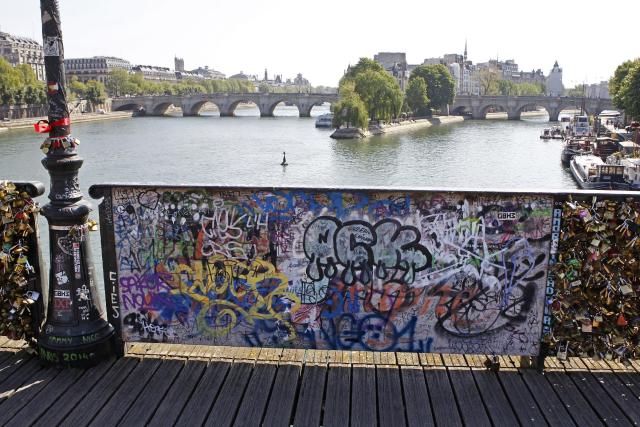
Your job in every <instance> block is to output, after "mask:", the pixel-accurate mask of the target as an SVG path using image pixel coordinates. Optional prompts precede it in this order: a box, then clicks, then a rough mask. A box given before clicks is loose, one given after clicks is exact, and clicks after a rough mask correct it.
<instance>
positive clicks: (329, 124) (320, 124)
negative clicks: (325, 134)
mask: <svg viewBox="0 0 640 427" xmlns="http://www.w3.org/2000/svg"><path fill="white" fill-rule="evenodd" d="M316 127H317V128H330V129H331V128H333V114H331V113H329V114H323V115H321V116H318V118H317V119H316Z"/></svg>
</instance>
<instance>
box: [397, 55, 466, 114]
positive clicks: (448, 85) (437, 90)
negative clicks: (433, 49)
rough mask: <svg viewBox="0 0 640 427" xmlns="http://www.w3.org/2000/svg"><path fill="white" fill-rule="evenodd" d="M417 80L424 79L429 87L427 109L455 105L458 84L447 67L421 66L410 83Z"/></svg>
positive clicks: (411, 77) (410, 79) (412, 73)
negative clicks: (454, 99)
mask: <svg viewBox="0 0 640 427" xmlns="http://www.w3.org/2000/svg"><path fill="white" fill-rule="evenodd" d="M417 78H422V79H423V80H424V82H425V84H426V86H427V91H426V96H427V98H428V99H429V104H428V105H427V106H426V107H425V108H426V109H439V108H441V107H443V106H445V105H447V104H452V103H453V98H454V97H455V94H456V82H455V80H453V77H452V76H451V73H450V72H449V70H447V67H445V66H444V65H442V64H437V65H419V66H417V67H416V68H414V69H413V71H412V72H411V76H410V77H409V83H411V81H412V80H415V79H417ZM414 113H415V111H414Z"/></svg>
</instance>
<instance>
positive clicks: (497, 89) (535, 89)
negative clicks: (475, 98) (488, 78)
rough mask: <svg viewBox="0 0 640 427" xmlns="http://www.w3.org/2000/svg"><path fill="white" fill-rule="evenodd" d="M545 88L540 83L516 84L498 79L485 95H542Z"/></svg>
mask: <svg viewBox="0 0 640 427" xmlns="http://www.w3.org/2000/svg"><path fill="white" fill-rule="evenodd" d="M544 91H545V88H544V84H542V83H527V82H523V83H516V82H513V81H511V80H503V79H500V80H498V81H497V82H496V84H495V85H491V87H490V89H489V93H486V94H485V95H504V96H527V95H542V94H544Z"/></svg>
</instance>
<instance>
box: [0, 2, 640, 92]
mask: <svg viewBox="0 0 640 427" xmlns="http://www.w3.org/2000/svg"><path fill="white" fill-rule="evenodd" d="M39 5H40V3H39V1H38V0H0V10H2V14H0V30H2V31H6V32H10V33H14V34H18V35H23V36H28V37H33V38H35V39H36V40H38V41H41V39H42V37H41V32H40V31H41V30H40V22H39V16H40V11H39V8H40V6H39ZM60 9H61V15H62V25H63V27H62V28H63V35H64V42H65V55H66V57H83V56H93V55H110V56H119V57H122V58H125V59H128V60H129V61H131V62H132V63H134V64H150V65H160V66H167V67H172V68H173V57H174V54H177V55H178V56H180V57H183V58H184V60H185V65H186V67H187V69H190V68H197V67H198V66H204V65H208V66H209V67H213V68H215V69H217V70H219V71H222V72H224V73H226V74H227V75H231V74H235V73H237V72H239V71H244V72H245V73H248V74H259V75H262V74H263V73H264V68H265V67H266V68H268V70H269V74H270V75H272V74H273V73H277V74H283V75H284V76H285V77H294V76H295V74H296V73H298V72H302V73H303V75H304V76H305V77H307V78H308V79H309V80H310V81H311V83H312V84H314V85H320V84H322V85H336V84H337V81H338V79H339V78H340V76H341V75H342V73H343V71H344V69H345V68H346V67H347V65H348V64H349V63H354V62H356V61H357V60H358V58H359V57H361V56H368V57H372V56H373V55H374V54H375V53H377V52H379V51H400V52H406V53H407V59H408V61H409V62H410V63H421V62H422V61H423V59H424V58H428V57H434V56H441V55H442V54H444V53H462V51H463V49H464V42H465V38H466V39H467V40H468V46H469V58H470V59H471V60H472V61H474V62H485V61H487V60H489V59H490V58H496V57H499V58H500V59H515V60H516V62H517V63H518V64H519V65H520V68H521V69H524V70H527V71H528V70H531V69H534V68H536V69H537V68H541V69H542V70H543V71H544V72H545V74H548V72H549V70H550V69H551V67H552V66H553V63H554V61H555V60H558V62H559V64H560V66H561V67H562V68H563V71H564V83H565V86H573V85H575V84H576V83H582V82H583V81H586V82H588V83H593V82H597V81H600V80H606V79H608V78H609V77H610V76H611V74H612V73H613V71H614V70H615V68H616V67H617V66H618V65H619V64H620V63H621V62H623V61H624V60H626V59H631V58H634V57H638V56H640V50H639V49H638V41H637V40H638V36H637V34H634V28H635V26H634V25H632V24H630V23H629V22H628V23H627V24H624V22H625V17H637V16H640V1H637V0H610V1H608V2H596V1H591V0H586V1H585V0H582V1H580V0H554V1H549V0H538V1H517V0H516V1H513V0H512V1H503V0H484V1H472V0H469V1H467V0H458V1H455V2H451V1H442V0H441V1H438V2H435V1H433V0H422V1H414V0H407V1H404V2H390V1H379V0H368V1H361V0H357V1H354V0H341V1H339V0H322V1H316V2H308V1H304V0H297V1H294V0H272V1H259V0H244V1H219V0H127V1H125V0H107V1H98V0H60Z"/></svg>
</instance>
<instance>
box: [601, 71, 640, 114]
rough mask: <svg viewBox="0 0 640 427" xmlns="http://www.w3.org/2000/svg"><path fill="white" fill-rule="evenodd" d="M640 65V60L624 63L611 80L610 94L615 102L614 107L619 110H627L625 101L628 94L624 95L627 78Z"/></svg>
mask: <svg viewBox="0 0 640 427" xmlns="http://www.w3.org/2000/svg"><path fill="white" fill-rule="evenodd" d="M638 64H640V58H637V59H634V60H629V61H625V62H623V63H622V64H620V65H618V67H617V68H616V71H615V72H614V74H613V76H612V77H611V79H609V94H610V95H611V98H612V100H613V105H615V106H616V107H617V108H620V109H623V110H626V107H625V100H624V98H625V96H626V93H624V91H623V90H622V88H623V85H624V81H625V80H626V78H627V76H628V75H629V73H630V72H631V70H632V69H633V68H635V67H637V66H638Z"/></svg>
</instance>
